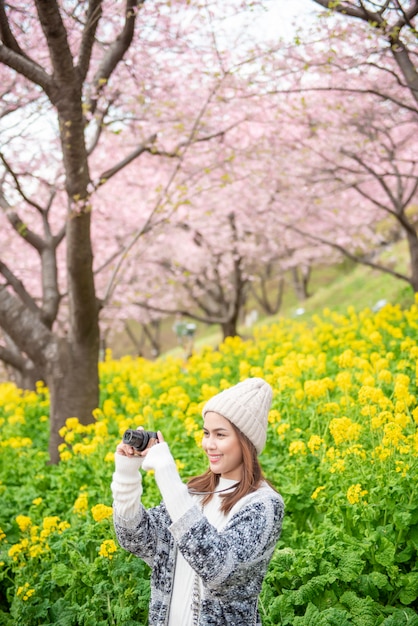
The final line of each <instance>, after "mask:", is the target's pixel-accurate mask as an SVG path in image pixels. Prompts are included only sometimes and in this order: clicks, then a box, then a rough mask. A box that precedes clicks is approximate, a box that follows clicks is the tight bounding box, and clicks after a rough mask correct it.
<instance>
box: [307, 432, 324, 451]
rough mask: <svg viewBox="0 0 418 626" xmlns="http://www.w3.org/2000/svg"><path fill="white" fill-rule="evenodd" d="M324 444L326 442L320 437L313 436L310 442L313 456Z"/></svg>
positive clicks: (309, 446) (309, 445)
mask: <svg viewBox="0 0 418 626" xmlns="http://www.w3.org/2000/svg"><path fill="white" fill-rule="evenodd" d="M323 443H324V440H323V439H322V438H321V437H320V436H319V435H312V436H311V438H310V439H309V441H308V448H309V450H310V451H311V453H312V454H314V452H316V451H317V450H319V448H320V447H321V445H322V444H323Z"/></svg>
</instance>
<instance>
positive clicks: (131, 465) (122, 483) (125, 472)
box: [111, 453, 143, 520]
mask: <svg viewBox="0 0 418 626" xmlns="http://www.w3.org/2000/svg"><path fill="white" fill-rule="evenodd" d="M142 462H143V457H140V456H132V457H127V456H123V455H122V454H118V453H116V454H115V472H114V474H113V480H112V484H111V489H112V494H113V500H114V502H113V507H114V509H115V512H116V514H117V515H118V516H119V517H121V518H123V519H124V520H130V519H133V518H134V517H135V516H136V514H137V513H138V511H139V506H140V503H141V496H142V476H141V474H140V473H139V471H138V470H139V468H140V467H141V465H142Z"/></svg>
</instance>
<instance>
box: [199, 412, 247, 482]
mask: <svg viewBox="0 0 418 626" xmlns="http://www.w3.org/2000/svg"><path fill="white" fill-rule="evenodd" d="M202 447H203V450H204V451H205V452H206V454H207V456H208V459H209V466H210V469H211V470H212V472H213V473H214V474H220V475H221V476H222V478H230V479H231V480H241V478H242V463H243V456H242V449H241V443H240V440H239V438H238V435H237V433H236V431H235V430H234V428H233V426H232V424H231V422H229V421H228V420H227V419H226V418H225V417H222V415H219V413H214V412H213V411H208V412H207V413H206V415H205V420H204V425H203V441H202Z"/></svg>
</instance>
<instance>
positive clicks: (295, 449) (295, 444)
mask: <svg viewBox="0 0 418 626" xmlns="http://www.w3.org/2000/svg"><path fill="white" fill-rule="evenodd" d="M289 454H290V456H295V455H298V454H301V455H302V456H303V455H305V454H306V444H305V442H304V441H302V440H301V439H298V440H297V441H292V443H291V444H290V446H289Z"/></svg>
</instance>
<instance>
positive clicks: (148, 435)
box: [123, 429, 158, 452]
mask: <svg viewBox="0 0 418 626" xmlns="http://www.w3.org/2000/svg"><path fill="white" fill-rule="evenodd" d="M150 439H158V436H157V433H154V432H149V431H146V430H132V429H128V430H126V431H125V433H124V435H123V443H127V444H129V445H130V446H132V447H133V448H135V450H138V452H142V451H143V450H145V448H146V447H147V446H148V444H149V440H150Z"/></svg>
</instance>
